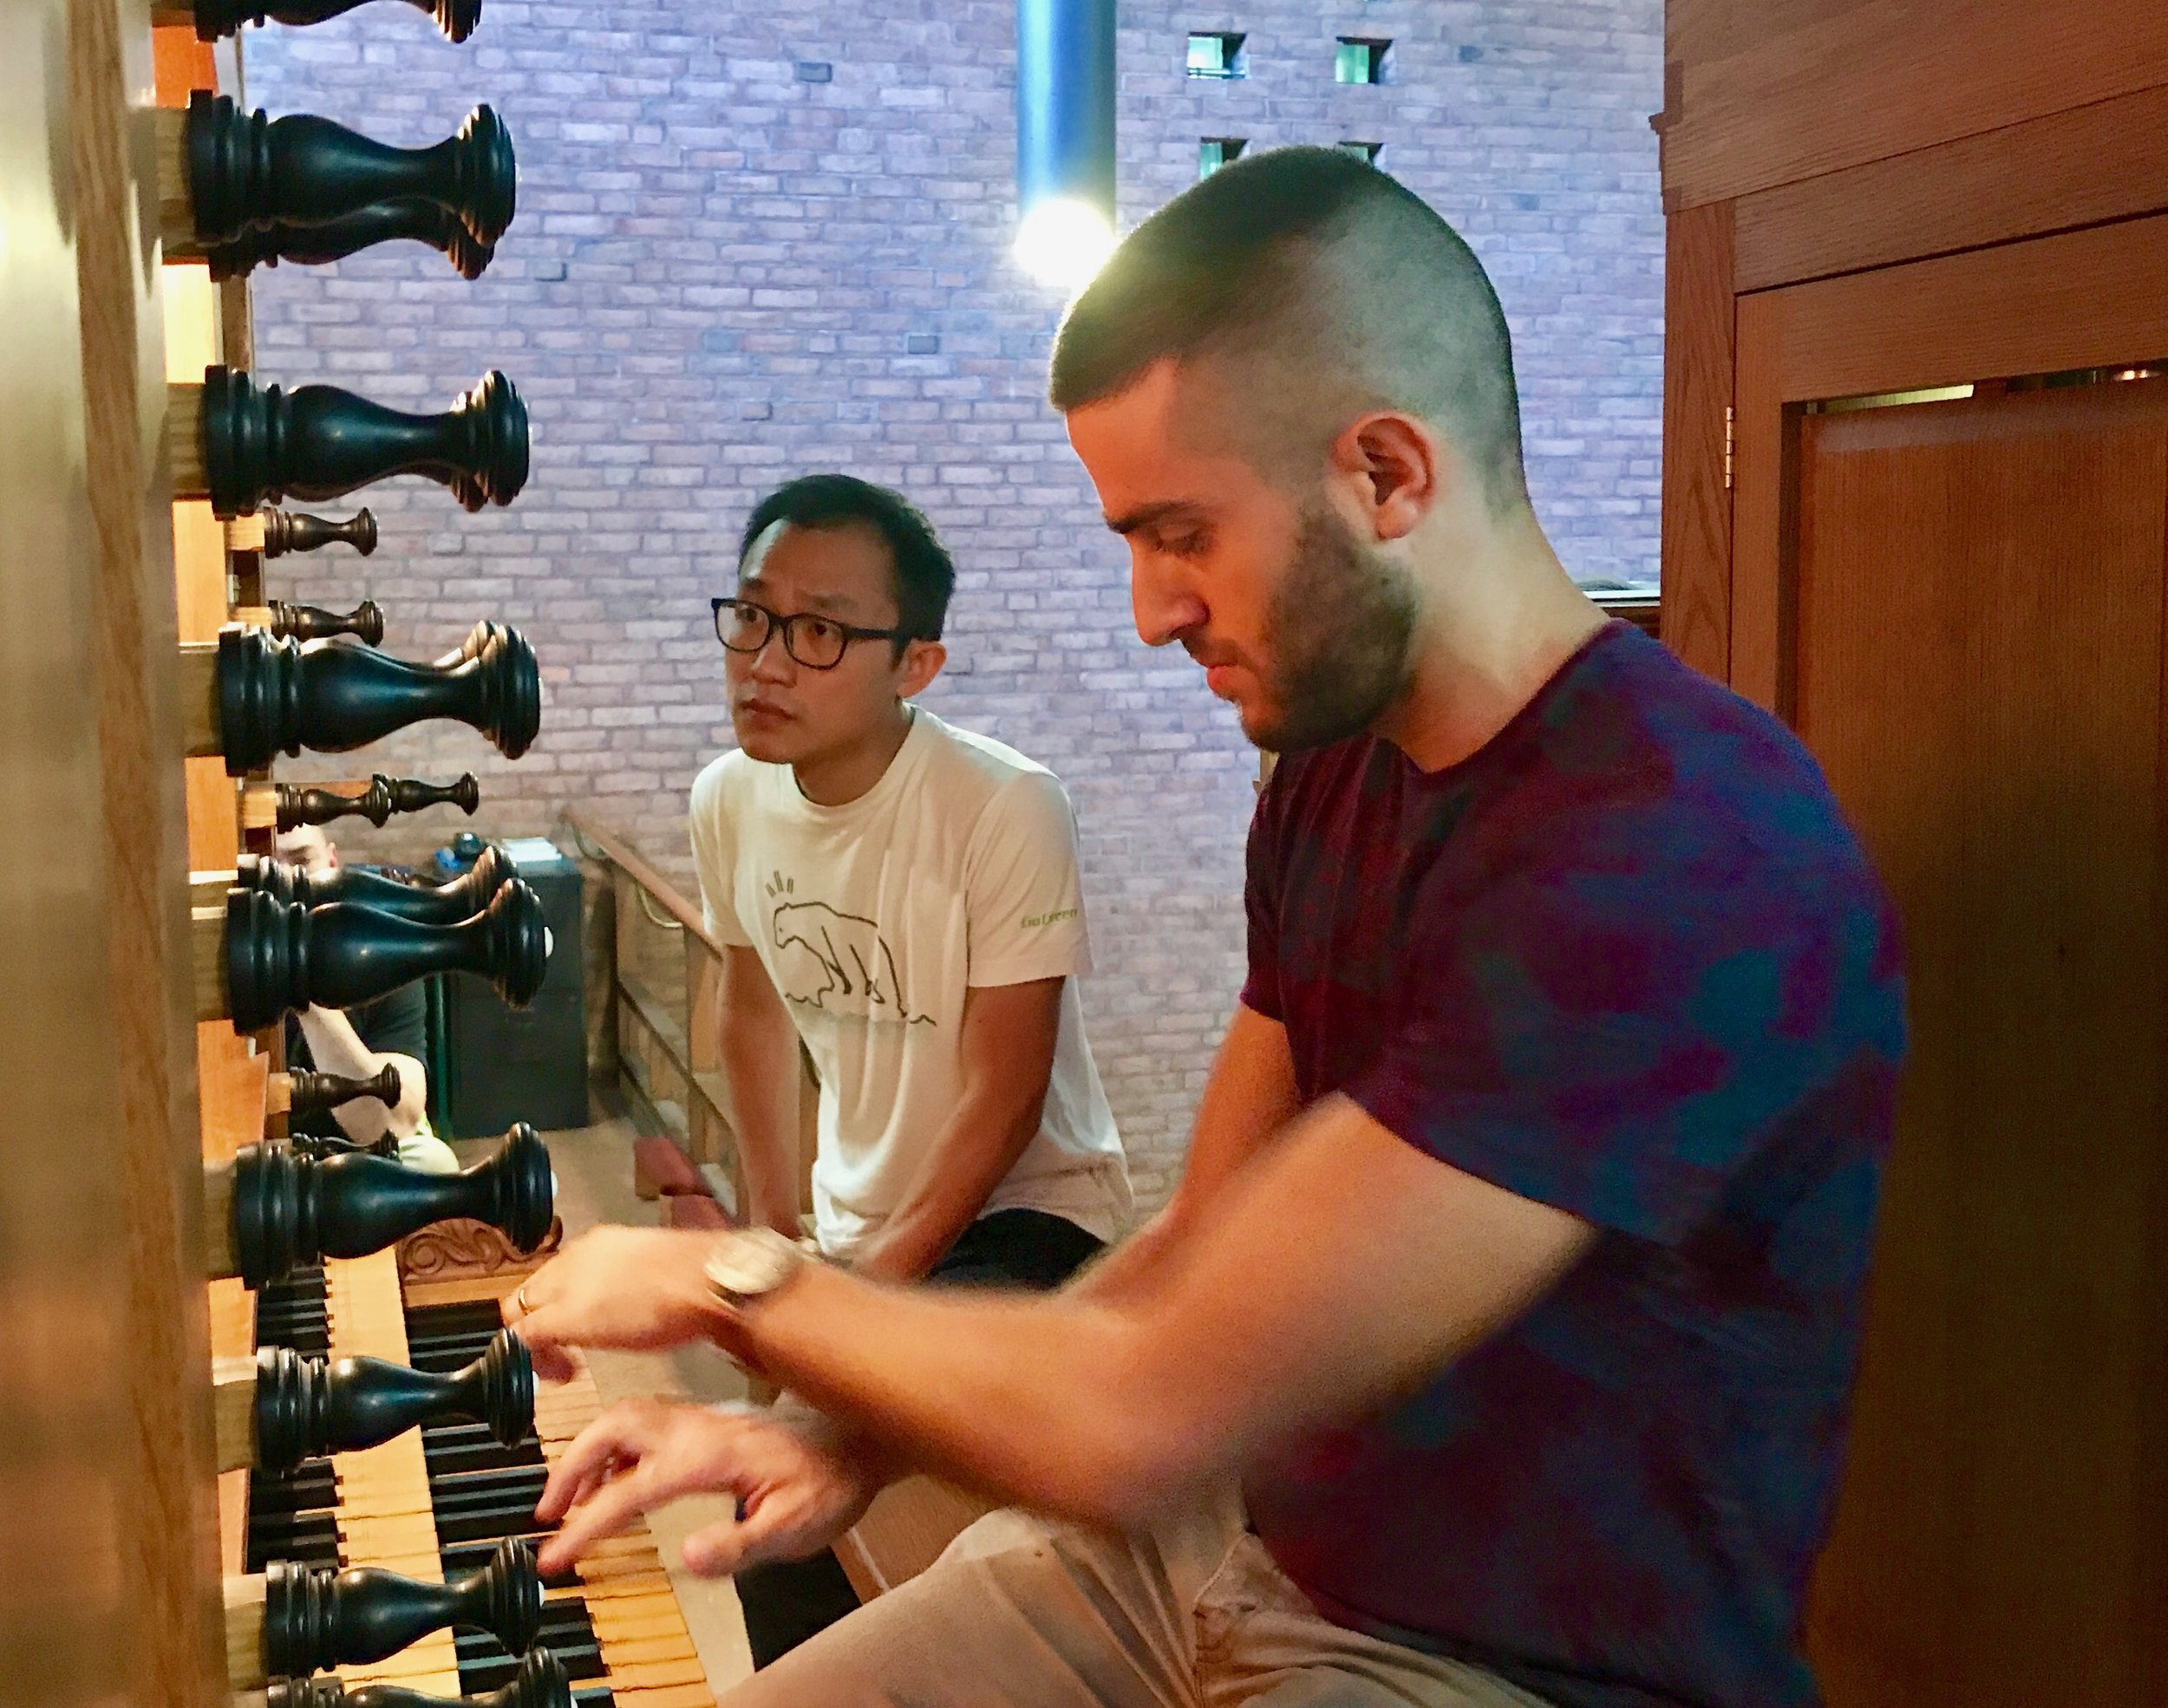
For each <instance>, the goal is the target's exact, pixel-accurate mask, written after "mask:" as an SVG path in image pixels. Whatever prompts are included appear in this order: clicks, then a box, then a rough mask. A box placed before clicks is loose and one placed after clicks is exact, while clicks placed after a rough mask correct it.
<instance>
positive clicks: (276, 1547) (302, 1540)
mask: <svg viewBox="0 0 2168 1708" xmlns="http://www.w3.org/2000/svg"><path fill="white" fill-rule="evenodd" d="M274 1560H297V1561H300V1562H301V1563H303V1564H304V1565H308V1566H330V1567H332V1568H335V1569H336V1568H337V1567H339V1566H341V1565H343V1564H344V1563H345V1562H344V1561H342V1560H341V1559H340V1557H339V1522H338V1520H337V1518H336V1517H335V1516H333V1515H332V1514H330V1513H329V1512H306V1513H301V1514H298V1515H294V1516H274V1517H271V1518H270V1519H268V1520H267V1521H264V1522H259V1521H258V1519H257V1518H256V1516H254V1514H252V1513H251V1516H250V1518H249V1526H248V1546H247V1548H246V1550H245V1559H244V1561H243V1564H242V1570H244V1571H248V1572H260V1571H262V1570H263V1569H264V1568H265V1567H266V1566H268V1565H269V1564H270V1563H271V1561H274Z"/></svg>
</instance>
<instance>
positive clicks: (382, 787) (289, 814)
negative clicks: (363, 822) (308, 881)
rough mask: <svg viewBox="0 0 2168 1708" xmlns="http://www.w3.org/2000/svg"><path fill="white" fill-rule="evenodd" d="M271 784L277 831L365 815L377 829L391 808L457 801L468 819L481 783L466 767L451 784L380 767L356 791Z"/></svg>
mask: <svg viewBox="0 0 2168 1708" xmlns="http://www.w3.org/2000/svg"><path fill="white" fill-rule="evenodd" d="M274 787H276V788H277V790H278V828H279V829H280V830H281V831H293V830H298V829H300V828H301V826H302V825H329V824H331V823H333V822H334V821H336V820H337V819H340V818H366V819H368V820H369V823H370V824H372V825H375V826H376V827H377V828H378V829H379V830H382V828H383V826H384V823H385V821H386V820H387V819H389V818H390V817H391V815H392V814H393V813H395V812H421V809H422V808H423V807H425V806H456V807H458V808H459V809H460V811H461V812H465V813H466V814H467V817H468V818H473V816H474V809H475V808H476V807H478V806H480V805H481V804H482V792H481V785H480V784H479V783H477V782H476V781H475V780H474V773H473V772H471V771H470V772H468V773H467V775H465V776H464V777H462V778H460V780H459V781H458V782H456V783H423V782H420V781H417V780H416V779H414V778H412V777H387V776H385V775H384V774H383V773H382V772H379V773H376V775H375V776H374V777H372V778H370V779H369V786H368V787H367V788H366V789H364V790H362V792H361V793H359V794H358V795H348V794H341V793H340V792H338V791H337V790H336V789H305V788H301V787H297V786H296V785H294V784H291V783H279V784H276V785H274Z"/></svg>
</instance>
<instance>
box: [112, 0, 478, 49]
mask: <svg viewBox="0 0 2168 1708" xmlns="http://www.w3.org/2000/svg"><path fill="white" fill-rule="evenodd" d="M366 3H368V0H193V5H189V6H181V7H175V8H173V9H171V10H161V11H153V13H152V16H153V19H155V20H158V21H160V22H163V23H169V24H170V23H188V24H193V26H194V28H195V32H196V35H197V36H198V38H199V40H202V41H206V42H215V41H218V40H219V38H220V37H221V36H231V35H232V34H234V33H235V32H236V31H237V30H238V29H240V27H241V26H242V25H243V24H245V23H264V21H265V20H266V19H268V20H270V21H271V23H292V24H301V23H323V21H324V20H325V19H326V18H335V17H337V16H340V15H341V14H342V13H345V12H350V11H352V10H354V9H355V8H356V6H360V5H365V4H366ZM407 3H408V5H410V6H413V7H415V8H416V9H417V10H421V11H424V12H427V13H428V14H429V16H432V17H434V19H435V20H436V25H437V28H438V29H441V30H442V31H443V32H444V34H445V36H446V37H447V39H449V40H451V41H454V42H464V41H465V40H466V39H467V37H468V36H471V35H473V33H474V26H475V25H476V24H477V23H480V22H481V16H482V0H407Z"/></svg>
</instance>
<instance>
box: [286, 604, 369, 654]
mask: <svg viewBox="0 0 2168 1708" xmlns="http://www.w3.org/2000/svg"><path fill="white" fill-rule="evenodd" d="M270 632H271V636H272V637H273V638H274V639H277V640H281V641H328V640H330V638H331V636H334V635H351V636H354V638H355V639H356V640H357V641H360V642H362V643H363V644H364V645H368V646H372V647H374V646H381V645H382V644H383V640H384V608H383V607H382V605H380V604H378V603H376V602H375V600H374V599H364V600H362V603H360V604H358V605H356V607H355V608H354V609H353V610H350V611H347V612H344V613H341V612H338V611H327V610H324V609H323V607H322V606H321V605H290V604H287V603H285V602H284V600H280V599H274V600H272V601H271V631H270Z"/></svg>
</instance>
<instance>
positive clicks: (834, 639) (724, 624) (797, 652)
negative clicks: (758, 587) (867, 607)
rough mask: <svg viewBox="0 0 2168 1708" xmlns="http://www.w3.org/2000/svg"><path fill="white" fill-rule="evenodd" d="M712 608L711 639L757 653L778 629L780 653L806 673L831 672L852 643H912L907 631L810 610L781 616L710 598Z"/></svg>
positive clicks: (740, 602)
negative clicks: (867, 626)
mask: <svg viewBox="0 0 2168 1708" xmlns="http://www.w3.org/2000/svg"><path fill="white" fill-rule="evenodd" d="M708 603H709V604H711V605H713V606H714V607H715V638H716V639H717V640H718V641H721V642H722V644H723V645H724V646H725V647H726V648H728V649H729V650H730V651H732V652H746V653H752V652H758V651H760V649H761V648H762V647H764V646H766V645H767V637H768V636H770V635H772V634H773V633H774V632H775V630H777V629H781V630H782V631H783V650H784V651H785V652H787V653H788V654H789V655H791V656H792V657H793V658H794V659H796V660H797V661H798V662H799V663H800V664H802V665H804V666H805V667H806V668H807V669H808V670H833V669H834V668H836V666H837V665H839V664H840V663H842V662H843V655H844V654H845V653H846V652H848V651H849V650H850V649H851V642H853V641H915V640H917V639H918V638H919V637H918V636H916V635H913V634H912V633H911V631H910V630H909V629H861V628H859V626H858V625H857V624H856V623H842V622H839V621H838V620H837V619H836V618H834V617H833V616H819V615H817V614H816V613H814V612H813V611H793V612H792V613H791V615H790V616H780V615H779V614H778V613H777V612H774V611H772V610H768V608H767V606H766V605H756V604H754V603H753V602H752V600H750V599H710V600H709V602H708Z"/></svg>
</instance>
